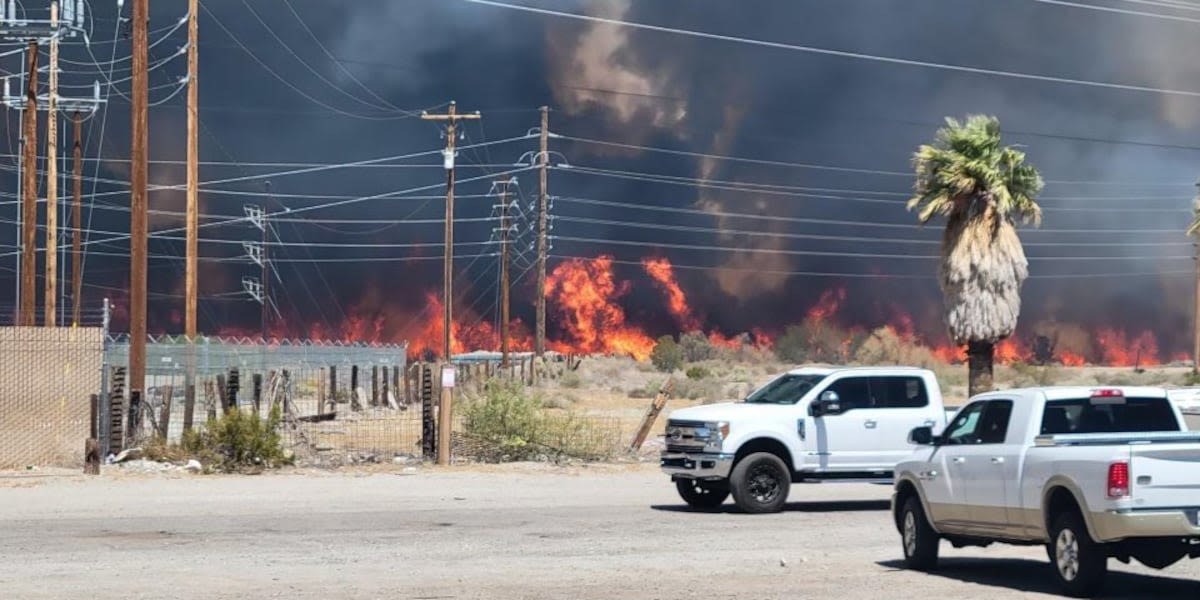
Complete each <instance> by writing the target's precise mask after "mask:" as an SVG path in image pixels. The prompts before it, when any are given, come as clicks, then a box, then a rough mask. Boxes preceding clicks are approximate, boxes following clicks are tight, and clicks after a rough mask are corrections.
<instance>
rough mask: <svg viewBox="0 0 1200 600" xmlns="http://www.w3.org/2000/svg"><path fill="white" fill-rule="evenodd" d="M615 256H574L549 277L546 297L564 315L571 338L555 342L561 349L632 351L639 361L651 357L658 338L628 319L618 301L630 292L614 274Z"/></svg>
mask: <svg viewBox="0 0 1200 600" xmlns="http://www.w3.org/2000/svg"><path fill="white" fill-rule="evenodd" d="M612 266H613V259H612V257H611V256H600V257H597V258H594V259H590V260H588V259H578V258H575V259H571V260H568V261H566V262H563V263H561V264H559V265H558V266H557V267H555V268H554V270H553V271H552V272H551V273H550V274H549V275H547V276H546V297H547V298H549V299H552V300H553V303H554V306H555V307H556V308H557V310H558V312H559V313H560V314H562V316H563V317H564V320H563V327H564V328H565V329H566V333H567V335H568V337H569V338H570V339H569V340H564V341H560V342H558V343H556V344H552V347H556V349H558V350H559V351H576V352H587V353H606V354H612V353H619V354H629V355H632V356H633V357H634V358H637V359H638V360H645V359H647V358H649V357H650V351H651V350H653V349H654V340H652V339H650V336H648V335H646V334H645V333H643V332H642V331H640V330H638V329H636V328H634V327H631V326H629V325H628V324H626V322H625V319H626V317H625V311H624V309H622V308H621V306H620V305H619V304H617V300H618V299H619V298H620V297H621V296H622V295H624V294H625V293H626V292H627V291H628V288H629V286H628V283H623V284H621V285H618V284H617V283H616V281H615V278H614V277H613V270H612Z"/></svg>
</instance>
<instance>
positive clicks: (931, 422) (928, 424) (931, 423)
mask: <svg viewBox="0 0 1200 600" xmlns="http://www.w3.org/2000/svg"><path fill="white" fill-rule="evenodd" d="M922 424H923V425H925V426H926V427H933V426H934V425H937V422H936V421H934V420H933V419H925V422H924V423H922Z"/></svg>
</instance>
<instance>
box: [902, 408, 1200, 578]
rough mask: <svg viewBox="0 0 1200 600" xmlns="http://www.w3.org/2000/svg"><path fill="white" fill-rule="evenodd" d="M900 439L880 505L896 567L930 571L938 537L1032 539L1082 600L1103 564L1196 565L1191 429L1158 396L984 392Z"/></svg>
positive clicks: (1199, 474)
mask: <svg viewBox="0 0 1200 600" xmlns="http://www.w3.org/2000/svg"><path fill="white" fill-rule="evenodd" d="M910 440H911V441H912V442H913V443H914V444H917V445H919V446H921V447H920V448H918V450H917V451H916V454H915V455H914V456H913V457H912V458H910V459H909V460H906V461H903V462H901V463H900V464H898V465H897V466H896V482H895V491H894V494H893V498H892V510H893V515H894V517H895V522H896V527H897V529H898V530H899V533H900V537H901V541H902V547H903V549H904V558H905V562H906V564H907V565H908V566H909V567H910V568H914V569H922V570H928V569H932V568H935V567H936V565H937V558H938V546H939V541H940V540H942V539H945V540H948V541H949V542H950V543H951V544H952V545H953V546H954V547H956V548H961V547H964V546H986V545H988V544H991V543H993V542H1001V543H1011V544H1020V545H1045V547H1046V551H1047V554H1048V556H1049V558H1050V561H1051V563H1052V566H1053V567H1054V569H1053V570H1054V573H1055V575H1056V576H1057V578H1058V580H1059V583H1060V584H1061V585H1062V587H1063V588H1064V590H1065V591H1066V592H1067V593H1068V594H1070V595H1072V596H1078V597H1087V596H1090V595H1093V594H1094V593H1096V592H1097V591H1098V590H1099V588H1100V586H1101V584H1102V581H1103V579H1104V576H1105V574H1106V572H1107V569H1108V559H1109V558H1110V557H1113V558H1117V559H1118V560H1121V561H1122V562H1126V563H1127V562H1129V560H1130V559H1131V558H1134V559H1137V560H1138V561H1139V562H1141V563H1143V564H1145V565H1147V566H1149V567H1152V568H1156V569H1163V568H1166V567H1168V566H1170V565H1172V564H1174V563H1175V562H1177V561H1179V560H1182V559H1183V558H1185V557H1191V558H1197V557H1200V434H1198V433H1189V432H1188V431H1187V428H1186V426H1185V425H1184V422H1183V419H1182V415H1181V414H1180V412H1179V409H1178V408H1177V407H1176V406H1174V405H1173V404H1172V402H1171V401H1170V399H1169V398H1168V395H1167V392H1166V390H1165V389H1162V388H1142V387H1116V388H1102V389H1090V388H1079V387H1050V388H1034V389H1016V390H1006V391H1002V392H989V393H987V394H981V395H979V396H976V397H975V398H973V399H972V400H971V401H970V402H969V403H968V404H967V405H966V406H964V407H963V408H962V410H960V411H959V412H958V414H957V415H956V416H955V417H954V419H953V420H952V421H951V422H950V424H949V425H948V426H947V427H946V429H945V430H944V431H943V432H941V433H940V434H938V435H934V434H933V430H931V429H930V428H927V427H921V428H917V429H915V430H913V432H912V433H911V434H910Z"/></svg>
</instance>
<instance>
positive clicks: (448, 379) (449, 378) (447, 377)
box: [442, 365, 454, 388]
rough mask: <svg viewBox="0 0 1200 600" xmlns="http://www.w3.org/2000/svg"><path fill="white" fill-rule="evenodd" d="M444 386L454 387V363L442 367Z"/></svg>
mask: <svg viewBox="0 0 1200 600" xmlns="http://www.w3.org/2000/svg"><path fill="white" fill-rule="evenodd" d="M442 387H444V388H452V387H454V365H446V366H444V367H442Z"/></svg>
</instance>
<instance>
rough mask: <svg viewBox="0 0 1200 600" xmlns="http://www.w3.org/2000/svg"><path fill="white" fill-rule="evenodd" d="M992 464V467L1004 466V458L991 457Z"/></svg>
mask: <svg viewBox="0 0 1200 600" xmlns="http://www.w3.org/2000/svg"><path fill="white" fill-rule="evenodd" d="M992 464H993V465H1002V464H1004V457H1003V456H993V457H992Z"/></svg>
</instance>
